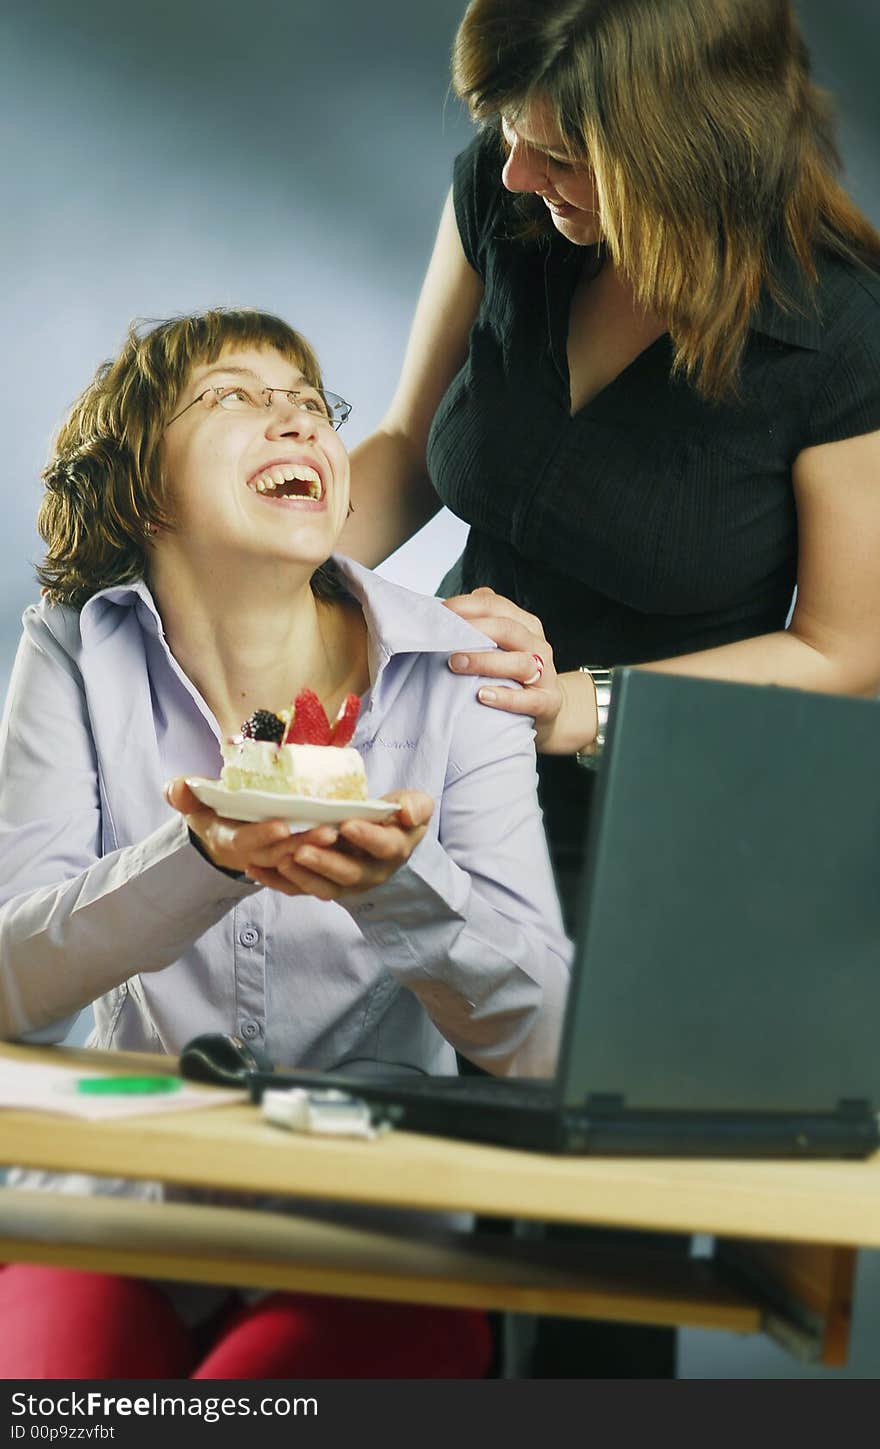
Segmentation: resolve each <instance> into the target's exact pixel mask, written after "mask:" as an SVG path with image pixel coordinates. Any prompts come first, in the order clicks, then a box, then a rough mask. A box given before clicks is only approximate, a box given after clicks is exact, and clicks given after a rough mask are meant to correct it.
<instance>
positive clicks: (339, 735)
mask: <svg viewBox="0 0 880 1449" xmlns="http://www.w3.org/2000/svg"><path fill="white" fill-rule="evenodd" d="M360 707H361V701H360V698H359V696H358V695H356V694H347V695H346V696H345V699H344V700H343V701H342V704H341V705H340V706H339V713H338V715H337V716H336V718H335V720H334V721H333V724H332V725H331V726H330V743H331V745H348V744H350V743H351V741H352V738H353V736H354V727H355V725H356V724H357V717H358V711H359V710H360Z"/></svg>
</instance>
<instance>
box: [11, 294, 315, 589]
mask: <svg viewBox="0 0 880 1449" xmlns="http://www.w3.org/2000/svg"><path fill="white" fill-rule="evenodd" d="M233 346H244V347H247V346H251V347H261V348H272V349H273V350H275V351H276V352H280V353H281V354H282V356H284V357H286V358H288V359H289V360H290V361H291V362H293V363H294V364H295V365H296V367H298V368H299V370H300V372H302V374H303V376H304V377H305V378H306V379H307V381H308V382H309V383H310V384H311V385H312V386H313V387H317V388H321V386H322V381H321V371H320V367H319V365H318V359H317V357H316V356H315V354H314V352H313V351H312V348H311V347H310V346H309V344H308V342H306V340H305V338H304V337H301V336H300V334H299V333H298V332H295V331H294V329H293V328H292V327H289V326H288V325H287V323H286V322H283V321H282V320H281V318H280V317H274V316H272V315H271V313H268V312H258V311H251V310H249V309H244V308H242V309H232V308H229V309H226V308H212V309H211V310H210V311H206V312H200V313H194V314H192V315H190V316H186V317H171V318H169V319H167V320H166V321H163V322H159V323H155V324H153V325H150V326H148V327H146V329H145V325H144V324H143V323H132V325H131V327H130V328H129V330H128V335H127V337H126V339H125V342H124V344H123V346H122V349H121V351H120V352H119V355H118V356H117V357H116V358H114V359H113V360H112V361H108V362H104V363H102V364H101V366H100V367H99V368H98V370H97V372H96V373H95V376H94V378H93V379H92V381H91V382H90V383H89V386H88V387H87V388H86V390H85V392H84V393H83V394H82V395H81V397H79V398H78V399H77V401H76V402H75V403H74V405H73V407H72V408H71V410H70V413H69V414H68V416H67V418H66V419H65V421H64V423H63V424H62V426H61V428H60V430H59V432H58V436H57V438H56V439H55V443H54V446H53V450H52V455H51V458H50V460H49V463H48V465H47V466H46V468H45V469H44V471H43V482H44V484H45V493H44V496H43V501H42V504H41V507H40V512H39V517H38V521H37V526H38V528H39V531H40V535H41V537H42V538H43V541H44V542H45V544H46V554H45V557H44V559H43V562H42V563H41V564H40V566H39V567H38V569H37V577H38V578H39V580H40V583H41V584H42V585H43V591H44V593H45V594H46V595H47V597H48V598H49V599H50V600H51V601H52V602H53V603H59V604H68V605H70V606H71V607H73V608H77V609H79V608H82V606H83V604H84V603H85V602H86V600H87V599H89V598H91V596H92V594H95V593H97V592H98V591H99V590H100V589H104V588H108V587H109V586H110V585H111V584H120V583H129V582H131V581H132V580H134V579H137V578H141V577H142V576H143V574H144V572H145V567H146V562H147V532H148V530H149V529H150V528H151V527H157V528H169V527H173V526H174V520H173V518H172V517H171V516H170V514H169V511H168V505H167V500H166V497H165V488H164V483H163V479H162V471H161V467H160V461H159V445H160V443H161V440H162V435H163V433H164V431H165V428H166V426H167V424H168V421H169V419H170V418H171V415H172V413H173V410H174V408H175V406H176V404H177V401H178V399H179V397H180V394H181V391H182V390H183V387H184V386H185V384H186V382H187V379H188V378H189V376H190V374H191V372H192V370H193V368H194V367H197V366H200V365H202V364H204V363H211V362H215V361H216V360H217V358H218V357H219V356H220V355H221V353H223V352H224V351H226V350H227V348H230V347H233ZM319 572H320V571H319ZM315 591H316V593H321V589H320V582H319V586H318V587H317V588H316V590H315Z"/></svg>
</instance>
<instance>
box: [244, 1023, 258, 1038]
mask: <svg viewBox="0 0 880 1449" xmlns="http://www.w3.org/2000/svg"><path fill="white" fill-rule="evenodd" d="M240 1031H241V1034H242V1036H243V1037H244V1039H245V1041H253V1039H254V1037H255V1036H259V1035H260V1023H259V1022H258V1021H243V1022H242V1024H241V1027H240Z"/></svg>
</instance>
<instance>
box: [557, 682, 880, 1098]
mask: <svg viewBox="0 0 880 1449" xmlns="http://www.w3.org/2000/svg"><path fill="white" fill-rule="evenodd" d="M878 758H880V704H878V703H877V702H875V701H873V700H871V701H866V700H853V699H843V698H837V697H830V696H826V695H817V694H811V693H806V692H803V691H797V690H789V689H776V688H766V687H759V686H752V685H739V684H726V683H719V682H716V681H711V680H699V679H685V678H680V677H674V676H669V675H663V674H652V673H649V672H646V671H641V670H621V671H619V673H618V674H617V675H616V676H615V687H614V697H613V700H612V705H611V714H610V719H609V727H608V744H607V746H606V751H605V758H604V759H603V762H602V767H601V774H600V778H599V780H598V782H597V791H596V795H595V804H594V809H593V812H592V818H591V821H590V828H589V832H588V849H587V862H586V867H585V873H584V881H583V888H582V889H583V899H582V903H581V929H580V932H579V941H578V949H577V955H576V961H575V968H574V976H573V983H572V988H571V996H570V1003H569V1010H568V1014H567V1020H566V1029H565V1033H564V1039H563V1046H562V1051H561V1055H560V1068H559V1087H560V1090H561V1095H562V1098H563V1101H564V1102H565V1103H566V1105H571V1106H574V1105H575V1104H578V1105H580V1104H582V1103H583V1102H584V1100H585V1099H586V1098H587V1097H589V1096H590V1095H594V1094H595V1095H601V1096H608V1095H610V1096H620V1097H622V1098H623V1101H624V1104H625V1105H626V1106H627V1107H634V1108H640V1109H673V1110H676V1109H681V1110H696V1109H704V1110H721V1111H724V1110H738V1109H742V1110H774V1111H820V1112H822V1111H828V1110H833V1109H834V1108H836V1107H837V1105H838V1102H839V1101H840V1100H841V1099H848V1098H869V1099H871V1100H872V1101H874V1102H875V1103H877V1102H878V1101H880V770H878Z"/></svg>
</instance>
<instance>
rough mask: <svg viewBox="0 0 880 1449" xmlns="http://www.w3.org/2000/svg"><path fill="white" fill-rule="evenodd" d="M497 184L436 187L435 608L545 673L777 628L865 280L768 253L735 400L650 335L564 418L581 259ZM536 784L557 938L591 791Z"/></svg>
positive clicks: (872, 282)
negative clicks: (445, 288)
mask: <svg viewBox="0 0 880 1449" xmlns="http://www.w3.org/2000/svg"><path fill="white" fill-rule="evenodd" d="M500 170H501V157H500V153H499V150H498V146H497V142H496V141H495V139H494V138H493V137H492V136H491V135H487V136H485V137H481V138H477V139H476V140H475V141H474V142H473V143H472V145H470V146H469V147H468V149H467V150H466V151H464V152H463V153H462V155H461V156H459V158H458V160H457V162H456V166H455V177H454V185H453V196H454V202H455V212H456V217H457V221H458V228H459V232H460V235H461V239H462V243H463V246H464V251H465V255H466V256H467V258H468V260H469V262H470V263H471V265H472V266H473V267H474V268H475V270H476V271H477V272H479V274H480V276H481V277H482V279H483V282H484V295H483V299H482V304H481V307H480V311H479V315H478V317H477V319H476V322H475V323H474V326H473V329H472V331H471V336H470V344H469V352H468V358H467V361H466V362H465V365H464V366H463V367H462V369H461V371H460V372H459V373H458V375H457V376H456V377H455V378H454V380H453V382H452V384H451V385H450V387H449V389H448V391H447V393H446V395H445V396H444V398H443V400H442V402H441V404H440V407H439V409H438V411H437V414H436V417H435V419H434V422H433V425H432V428H431V434H430V438H429V442H428V466H429V470H430V474H431V478H432V480H433V483H434V487H435V488H436V490H437V493H438V494H439V496H440V498H441V499H442V500H443V502H444V503H445V504H446V505H447V507H448V508H450V509H451V510H452V512H453V513H455V514H457V515H458V516H459V517H460V518H462V519H464V520H465V522H466V523H468V524H469V525H470V533H469V535H468V539H467V543H466V546H465V550H464V553H463V554H462V557H461V558H460V559H459V560H458V562H457V564H456V565H455V566H454V567H453V569H452V570H451V571H450V573H449V574H448V575H447V577H446V578H445V579H444V581H443V583H442V585H441V589H440V591H441V593H442V594H444V595H446V596H448V595H449V594H453V593H460V592H464V591H467V590H470V589H473V588H477V587H479V586H480V585H486V584H488V585H490V586H491V587H492V588H493V589H495V590H497V592H499V593H501V594H506V595H507V596H508V597H509V598H512V599H513V600H515V602H516V603H518V604H520V605H521V606H522V607H523V608H525V609H528V610H530V611H531V612H532V613H535V614H537V615H538V616H539V617H540V618H541V620H542V621H543V623H544V627H545V629H546V633H547V637H548V638H549V639H550V640H551V642H552V644H553V647H554V651H555V658H556V663H557V666H558V667H559V668H560V669H563V670H564V669H572V668H576V667H577V666H578V665H580V664H590V665H605V666H612V665H617V664H627V663H631V664H636V663H644V662H647V661H649V660H651V659H661V658H665V657H670V656H673V655H677V654H685V653H690V652H691V651H694V650H699V649H709V648H712V647H713V646H715V645H720V644H727V643H731V642H733V641H735V640H738V639H746V638H750V637H752V636H754V635H758V634H764V633H769V632H772V631H775V630H778V629H781V628H783V627H784V626H785V623H786V619H787V617H788V614H789V610H790V608H791V604H792V597H793V591H794V586H795V578H796V567H797V517H796V512H795V500H794V493H793V488H792V479H791V469H792V464H793V462H794V460H795V458H796V457H797V455H798V453H799V452H801V450H802V449H804V448H806V447H809V446H811V445H813V444H818V443H825V442H833V441H836V440H839V439H842V438H847V437H854V436H857V435H858V434H862V433H868V432H873V431H874V430H876V429H878V428H880V277H878V276H877V275H876V274H875V273H873V272H871V271H869V270H867V269H865V268H862V267H859V266H857V265H855V264H850V263H847V262H845V261H842V260H840V259H839V258H837V257H836V256H833V255H831V254H830V253H829V254H821V255H819V256H818V257H817V259H816V261H817V268H818V272H819V282H818V286H817V288H816V289H815V293H814V294H813V295H812V296H811V295H810V293H809V292H808V290H807V289H806V287H805V284H804V282H803V281H802V277H801V273H800V272H799V269H798V268H797V267H796V266H795V265H794V264H793V263H791V262H790V261H787V260H786V258H785V256H784V254H782V253H781V254H780V259H779V263H778V268H777V276H778V280H779V282H780V284H781V286H782V287H783V289H784V291H785V295H786V296H787V297H789V298H790V299H791V302H792V304H793V305H792V307H791V309H790V310H783V309H782V308H781V307H780V306H778V305H776V304H775V303H774V302H773V301H772V299H771V298H770V297H769V296H766V297H765V298H764V299H763V301H762V304H761V306H760V308H759V309H758V312H757V313H756V315H755V317H754V318H753V321H752V326H751V330H750V334H749V338H748V342H747V345H746V350H745V355H744V358H743V365H742V378H741V385H740V389H739V394H738V396H737V397H736V399H734V400H732V401H730V402H726V403H722V404H713V403H707V402H705V401H703V400H702V399H701V398H700V397H699V395H698V394H697V393H696V391H695V390H694V389H693V388H692V387H691V386H690V385H689V384H688V383H687V382H685V381H683V380H681V379H674V378H673V377H672V376H671V363H672V348H671V345H670V341H669V338H668V336H663V337H661V338H659V339H658V340H657V341H656V342H654V343H653V345H651V346H650V347H648V348H647V349H646V350H645V351H644V352H642V353H641V355H640V356H638V357H637V358H636V359H635V360H634V361H633V362H632V363H631V364H630V365H629V366H628V367H627V368H626V369H625V370H624V371H623V372H622V373H621V374H620V376H619V377H617V378H616V379H615V380H614V381H613V382H612V383H610V384H609V385H608V387H606V388H605V389H604V390H603V391H602V392H601V393H599V394H598V396H596V397H594V398H593V399H592V400H591V401H590V402H589V403H587V404H586V406H585V407H583V408H581V409H580V410H579V411H578V412H577V413H575V414H574V416H572V415H571V409H570V391H569V377H568V363H567V355H566V340H567V333H568V318H569V310H570V305H571V300H572V295H573V293H574V289H575V286H576V284H577V282H578V280H579V277H580V275H581V269H582V267H583V265H584V262H585V249H584V248H582V247H576V246H573V245H572V244H571V243H569V242H567V241H566V240H565V239H564V238H563V237H561V236H560V235H559V234H558V233H555V232H554V233H553V234H552V235H551V236H550V237H549V238H547V239H546V240H542V241H541V242H536V243H531V242H529V243H527V242H524V241H523V240H521V239H519V238H518V237H517V235H516V233H517V231H518V230H519V231H521V222H520V218H519V217H518V214H517V212H516V210H515V208H514V205H513V201H512V198H511V197H510V196H509V194H508V193H507V192H506V191H505V189H504V187H503V186H502V184H501V180H500ZM877 481H878V488H880V478H878V480H877ZM539 772H540V775H541V797H542V805H543V808H544V813H545V823H546V826H547V833H548V838H549V842H550V849H551V853H552V856H553V861H554V867H555V869H556V875H557V882H558V885H559V891H560V896H561V899H562V903H563V908H564V910H565V913H566V918H567V925H568V928H569V930H570V931H572V932H574V931H575V930H576V925H577V920H576V917H577V895H578V889H577V888H578V881H579V877H580V868H581V862H582V854H583V840H584V834H585V828H586V820H587V815H588V810H589V797H590V792H591V789H592V784H593V776H592V774H591V773H590V772H588V771H585V770H582V769H580V768H579V767H578V766H577V764H576V763H575V762H574V761H573V760H571V759H569V758H557V757H552V756H543V757H541V759H540V760H539ZM555 1231H556V1232H563V1233H564V1232H565V1230H564V1229H562V1230H559V1229H557V1230H555ZM603 1236H604V1237H605V1240H606V1241H608V1240H609V1237H611V1238H612V1240H613V1241H615V1242H619V1243H621V1244H625V1243H626V1241H627V1239H626V1237H625V1235H619V1234H618V1235H603ZM531 1371H532V1374H533V1375H534V1376H537V1377H556V1376H559V1377H580V1376H584V1377H668V1376H671V1375H672V1374H673V1373H674V1336H673V1334H672V1333H671V1332H670V1331H669V1330H664V1329H637V1328H621V1327H619V1326H613V1325H597V1326H595V1327H594V1326H592V1325H584V1324H574V1323H572V1322H571V1321H570V1320H569V1321H565V1320H543V1321H542V1322H541V1324H540V1326H539V1331H538V1335H537V1346H536V1350H535V1355H534V1358H533V1360H532V1366H531Z"/></svg>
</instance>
